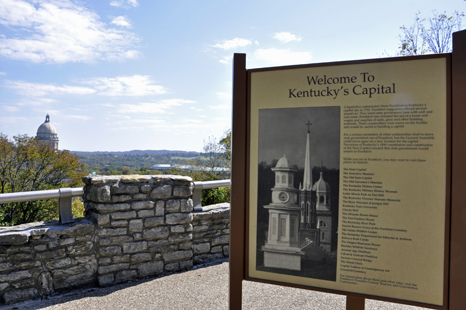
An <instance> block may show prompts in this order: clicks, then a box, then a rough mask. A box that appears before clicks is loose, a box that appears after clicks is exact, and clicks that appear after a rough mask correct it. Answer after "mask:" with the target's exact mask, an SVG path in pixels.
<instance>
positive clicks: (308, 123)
mask: <svg viewBox="0 0 466 310" xmlns="http://www.w3.org/2000/svg"><path fill="white" fill-rule="evenodd" d="M306 125H307V132H311V125H312V123H311V122H310V121H307V123H306Z"/></svg>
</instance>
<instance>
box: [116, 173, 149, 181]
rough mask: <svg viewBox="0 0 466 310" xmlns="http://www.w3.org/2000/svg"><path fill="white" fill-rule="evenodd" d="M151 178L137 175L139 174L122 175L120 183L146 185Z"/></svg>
mask: <svg viewBox="0 0 466 310" xmlns="http://www.w3.org/2000/svg"><path fill="white" fill-rule="evenodd" d="M151 179H152V178H151V176H147V175H139V174H131V175H122V176H121V182H122V183H147V182H149V181H150V180H151Z"/></svg>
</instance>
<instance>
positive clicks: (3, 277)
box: [0, 270, 32, 282]
mask: <svg viewBox="0 0 466 310" xmlns="http://www.w3.org/2000/svg"><path fill="white" fill-rule="evenodd" d="M29 277H32V274H31V273H30V272H29V271H27V270H21V271H15V272H11V273H9V274H0V282H11V281H18V280H22V279H26V278H29Z"/></svg>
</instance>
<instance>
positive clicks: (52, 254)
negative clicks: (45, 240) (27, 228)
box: [0, 249, 65, 282]
mask: <svg viewBox="0 0 466 310" xmlns="http://www.w3.org/2000/svg"><path fill="white" fill-rule="evenodd" d="M61 257H65V249H58V250H52V251H47V252H41V253H36V259H51V258H61ZM0 282H1V281H0Z"/></svg>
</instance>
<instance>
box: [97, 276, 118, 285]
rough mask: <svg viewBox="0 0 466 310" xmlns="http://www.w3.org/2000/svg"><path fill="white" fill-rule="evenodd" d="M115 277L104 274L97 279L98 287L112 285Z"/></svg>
mask: <svg viewBox="0 0 466 310" xmlns="http://www.w3.org/2000/svg"><path fill="white" fill-rule="evenodd" d="M114 280H115V276H114V275H113V274H112V273H109V274H105V275H102V276H98V277H97V281H98V282H99V286H108V285H112V284H113V283H114Z"/></svg>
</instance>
